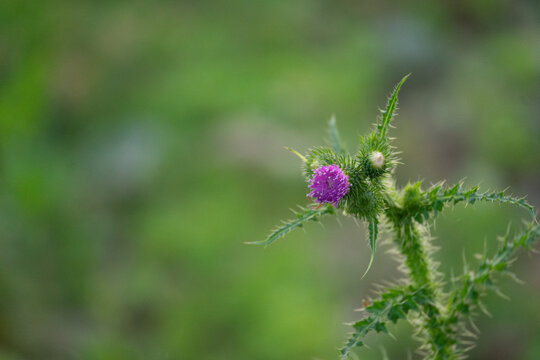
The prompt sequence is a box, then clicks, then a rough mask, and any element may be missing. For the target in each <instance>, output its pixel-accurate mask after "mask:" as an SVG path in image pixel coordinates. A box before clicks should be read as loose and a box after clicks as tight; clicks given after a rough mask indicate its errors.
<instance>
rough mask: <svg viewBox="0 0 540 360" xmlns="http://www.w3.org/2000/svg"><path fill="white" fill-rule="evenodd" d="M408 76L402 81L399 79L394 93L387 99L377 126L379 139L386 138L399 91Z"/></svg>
mask: <svg viewBox="0 0 540 360" xmlns="http://www.w3.org/2000/svg"><path fill="white" fill-rule="evenodd" d="M409 75H410V74H408V75H405V76H404V77H403V79H401V81H400V82H399V83H398V84H397V85H396V87H395V88H394V92H393V93H392V95H391V96H390V98H389V99H388V104H387V105H386V110H384V111H383V112H382V120H381V123H380V124H379V125H378V126H377V130H378V131H379V135H380V136H381V137H385V136H386V131H387V130H388V125H389V124H390V120H392V116H393V115H394V111H395V110H396V107H397V101H398V93H399V89H401V86H402V85H403V84H404V83H405V81H406V80H407V78H408V77H409Z"/></svg>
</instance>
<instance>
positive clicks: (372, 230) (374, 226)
mask: <svg viewBox="0 0 540 360" xmlns="http://www.w3.org/2000/svg"><path fill="white" fill-rule="evenodd" d="M378 224H379V220H377V218H376V217H372V218H370V219H369V220H368V232H369V247H370V248H371V258H370V259H369V264H368V267H367V269H366V271H365V272H364V275H362V278H364V276H366V274H367V273H368V271H369V269H371V265H372V264H373V259H374V258H375V244H376V242H377V235H378V233H379V229H378Z"/></svg>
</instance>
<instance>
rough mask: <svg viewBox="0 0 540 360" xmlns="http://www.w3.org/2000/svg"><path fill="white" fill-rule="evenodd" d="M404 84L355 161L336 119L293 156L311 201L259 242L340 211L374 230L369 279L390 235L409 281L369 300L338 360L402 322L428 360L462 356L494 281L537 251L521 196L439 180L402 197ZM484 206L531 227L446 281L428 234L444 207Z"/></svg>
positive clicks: (539, 229)
mask: <svg viewBox="0 0 540 360" xmlns="http://www.w3.org/2000/svg"><path fill="white" fill-rule="evenodd" d="M406 79H407V76H406V77H404V78H403V79H402V80H401V81H400V82H399V83H398V84H397V85H396V87H395V89H394V91H393V93H392V95H391V96H390V97H389V99H388V104H387V106H386V109H385V110H382V111H381V115H380V117H379V119H378V123H377V125H376V127H375V128H374V129H373V131H372V132H371V133H369V134H368V135H366V136H361V137H360V144H359V147H358V150H357V152H356V153H353V154H349V153H347V152H346V151H345V149H344V147H343V146H342V144H341V141H340V138H339V134H338V131H337V128H336V121H335V119H332V120H331V121H330V138H331V144H330V145H329V146H328V147H315V148H313V149H311V150H309V151H308V152H307V154H305V155H302V154H300V153H298V152H297V151H295V150H292V149H289V150H291V151H292V152H294V153H295V154H296V155H298V157H299V158H300V159H301V160H302V162H303V173H304V174H303V175H304V177H305V180H306V182H307V183H308V188H309V190H310V192H309V193H308V194H307V197H309V198H311V199H312V201H313V203H311V204H310V205H307V206H305V207H299V210H298V211H296V217H295V218H294V219H292V220H289V221H286V222H283V224H281V225H280V226H279V227H277V228H276V229H275V230H273V231H272V232H271V233H270V235H269V236H268V237H267V238H266V239H265V240H263V241H258V242H254V243H253V244H259V245H269V244H271V243H273V242H274V241H275V240H277V239H279V238H281V237H283V236H285V235H286V234H287V233H289V232H290V231H292V230H294V229H297V228H300V227H302V226H303V225H304V224H305V223H307V222H310V221H312V222H318V221H320V220H321V218H323V217H324V216H327V215H336V214H338V213H342V214H343V215H344V216H350V217H354V218H356V219H359V220H361V221H363V222H365V223H366V224H367V230H368V231H367V232H368V236H367V238H368V239H369V246H370V249H371V257H370V261H369V265H368V266H367V270H366V273H367V271H368V270H369V269H370V267H371V266H372V264H373V259H374V255H375V248H376V244H377V241H378V238H379V233H385V234H388V237H389V242H390V243H391V244H392V246H393V247H395V250H397V251H395V253H396V254H397V257H398V261H399V263H400V264H402V266H401V268H402V270H403V273H404V275H405V277H404V278H403V279H399V280H397V281H396V282H395V285H391V286H388V287H387V288H385V289H383V290H381V291H379V293H377V298H375V299H371V300H370V301H364V304H363V305H364V307H363V308H362V309H361V310H362V318H361V319H359V320H358V321H356V322H354V323H352V324H351V325H352V332H351V333H350V334H349V336H348V339H347V340H346V342H345V344H344V346H343V347H342V348H341V349H340V350H339V356H340V359H341V360H346V359H348V358H349V357H350V354H351V351H352V350H353V349H354V348H356V347H362V346H364V338H365V337H366V335H368V334H369V333H373V332H375V333H388V325H389V324H391V323H392V324H395V323H397V322H398V321H402V320H405V321H408V322H409V323H410V324H411V325H412V327H413V329H414V330H415V333H414V335H415V338H416V339H418V340H419V341H420V345H419V353H420V354H421V355H422V356H423V358H424V359H462V358H465V356H466V352H467V350H469V349H470V348H471V345H474V338H475V336H476V334H477V328H476V326H475V325H474V323H473V321H472V319H473V317H474V316H475V315H476V313H477V311H476V310H482V311H485V307H484V305H483V303H482V298H483V296H485V295H486V294H487V293H488V292H490V291H492V292H495V293H499V294H500V293H501V292H500V290H499V288H498V286H497V285H496V278H497V276H498V275H510V276H513V274H512V273H511V272H510V271H509V266H510V264H511V263H512V262H513V260H514V259H515V256H516V253H517V251H518V250H519V249H521V248H524V249H527V250H530V249H531V245H532V244H533V242H534V241H536V240H537V239H538V238H539V237H540V226H539V225H538V223H537V222H536V220H535V212H534V209H533V207H532V206H531V205H529V204H528V203H527V202H526V200H525V199H524V198H518V197H513V196H510V195H507V194H506V193H505V191H500V192H490V191H486V192H483V191H480V190H479V188H478V187H472V188H465V186H464V184H463V183H462V182H460V183H458V184H456V185H453V186H447V185H445V183H444V182H440V183H437V184H435V185H432V186H429V187H424V186H423V184H422V183H421V182H416V183H409V184H407V185H406V186H405V187H404V188H401V189H399V188H397V187H396V184H395V181H394V178H393V173H394V169H395V167H396V165H397V164H398V161H399V159H398V157H397V154H398V152H397V151H396V149H395V148H394V147H393V146H392V145H391V140H392V139H391V138H389V137H388V131H389V129H390V127H391V121H392V119H393V116H394V113H395V111H396V108H397V102H398V98H397V97H398V92H399V90H400V88H401V87H402V85H403V84H404V82H405V80H406ZM478 202H497V203H505V204H510V205H514V206H517V207H520V208H522V209H524V210H525V211H526V212H527V213H528V215H529V216H530V217H531V220H530V221H527V222H526V223H525V224H526V226H525V228H524V230H523V231H522V232H521V233H519V234H518V235H515V236H510V235H509V234H507V235H506V236H504V237H502V238H501V239H500V240H501V241H500V243H499V244H498V248H497V250H496V251H495V252H494V253H493V254H488V252H487V250H486V251H485V253H484V254H483V255H482V256H481V259H480V263H479V264H478V265H477V266H476V267H472V266H469V265H467V264H465V265H464V271H463V273H462V274H461V275H459V276H452V277H451V278H450V279H449V280H450V281H445V279H444V277H443V274H441V273H440V272H438V271H437V263H436V262H435V261H434V259H433V253H434V247H433V246H432V244H431V243H432V238H431V236H430V231H429V230H430V227H431V225H432V224H433V222H434V220H435V218H436V217H437V215H438V214H439V213H441V212H442V211H444V210H445V209H447V208H449V207H452V206H454V205H456V204H459V203H464V204H466V205H469V206H472V205H474V204H476V203H478ZM382 230H384V231H382ZM364 275H365V273H364ZM447 283H448V284H449V286H448V287H446V286H445V284H447Z"/></svg>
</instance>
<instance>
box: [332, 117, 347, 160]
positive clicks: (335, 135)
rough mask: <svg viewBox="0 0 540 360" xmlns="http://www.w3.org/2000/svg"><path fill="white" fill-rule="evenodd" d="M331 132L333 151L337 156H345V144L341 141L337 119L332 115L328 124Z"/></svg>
mask: <svg viewBox="0 0 540 360" xmlns="http://www.w3.org/2000/svg"><path fill="white" fill-rule="evenodd" d="M328 127H329V132H330V141H331V143H332V149H334V151H335V152H336V153H337V154H345V148H344V147H343V144H342V143H341V139H340V137H339V132H338V129H337V125H336V117H335V116H334V115H332V117H331V118H330V122H329V123H328Z"/></svg>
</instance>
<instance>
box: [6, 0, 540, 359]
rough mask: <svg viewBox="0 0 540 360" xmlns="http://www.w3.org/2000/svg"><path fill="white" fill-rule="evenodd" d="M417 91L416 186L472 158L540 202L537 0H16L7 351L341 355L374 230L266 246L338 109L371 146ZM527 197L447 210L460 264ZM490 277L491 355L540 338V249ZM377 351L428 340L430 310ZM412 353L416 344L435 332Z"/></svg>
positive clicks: (475, 165)
mask: <svg viewBox="0 0 540 360" xmlns="http://www.w3.org/2000/svg"><path fill="white" fill-rule="evenodd" d="M410 72H412V76H411V78H410V79H409V81H408V82H407V83H406V85H405V87H404V88H403V90H402V93H401V97H400V100H401V101H400V107H401V110H400V115H399V117H398V119H397V121H396V123H395V124H396V126H397V128H396V129H395V130H393V135H395V136H396V137H397V140H396V141H395V145H396V146H398V147H399V148H400V149H401V150H403V156H402V159H403V162H404V165H402V166H401V167H400V168H399V170H398V173H397V176H398V181H399V184H401V185H403V184H405V183H406V182H407V181H416V180H419V179H424V181H425V182H426V183H427V184H429V183H431V182H436V181H438V180H440V179H447V180H448V181H449V182H450V183H453V182H455V181H458V180H459V179H462V178H466V179H467V184H469V185H471V184H476V183H480V184H481V186H482V187H483V188H484V189H487V188H492V189H500V188H506V187H507V186H510V188H511V189H510V192H512V193H514V194H517V195H524V194H528V195H529V200H530V202H532V203H533V204H534V205H537V206H538V205H540V187H539V183H540V166H539V165H540V145H539V144H538V141H539V139H540V3H539V2H538V1H537V0H528V1H527V0H512V1H510V0H491V1H488V0H446V1H428V0H416V1H407V2H397V1H393V2H392V1H388V0H367V1H349V0H345V1H340V2H336V1H328V0H312V1H307V0H289V1H268V0H267V1H248V0H227V1H223V0H214V1H180V2H178V1H165V0H163V1H52V0H51V1H43V2H40V1H23V0H1V1H0V235H1V237H0V359H45V360H47V359H111V360H112V359H158V360H159V359H198V360H226V359H227V360H228V359H250V360H259V359H260V360H266V359H268V360H272V359H294V360H300V359H310V360H313V359H319V360H322V359H335V358H336V357H337V356H336V355H337V351H336V349H337V347H339V346H340V345H341V344H342V342H343V341H344V339H345V336H346V332H348V331H349V328H348V327H347V326H345V325H344V322H347V321H352V320H355V319H356V318H358V316H359V315H358V314H357V313H355V312H354V311H353V310H354V309H355V308H358V307H360V306H361V303H362V299H365V298H368V297H369V296H370V295H371V291H372V290H373V289H374V284H375V283H381V282H383V281H385V280H393V279H396V278H399V277H400V275H399V273H397V271H396V263H395V262H394V261H393V260H392V259H391V258H390V257H389V256H388V255H387V254H386V253H385V250H386V249H385V247H384V246H382V245H381V246H380V247H379V249H378V251H377V256H376V260H375V264H374V266H373V269H372V271H371V272H370V273H369V274H368V276H366V278H364V279H362V280H361V279H360V276H361V274H362V273H363V271H364V269H365V268H366V265H367V262H368V260H369V250H368V246H367V243H366V241H365V231H366V230H365V228H364V226H363V225H362V224H360V225H357V224H355V222H354V221H352V220H350V219H347V218H340V220H339V221H338V220H336V218H328V219H326V221H325V222H324V224H325V227H320V226H319V225H316V224H313V225H311V226H308V227H307V228H306V231H305V232H302V231H298V232H295V233H292V234H291V235H290V236H289V237H288V238H286V239H283V240H282V241H280V242H278V243H276V244H275V245H274V246H271V247H269V248H267V249H263V248H262V247H255V246H246V245H244V244H243V242H244V241H253V240H260V239H262V238H263V237H264V236H265V235H266V234H267V233H268V231H269V230H270V228H271V227H272V226H273V225H274V224H276V223H278V221H279V220H280V219H282V218H289V217H290V216H291V215H292V214H291V213H290V211H289V210H288V209H289V208H292V207H294V206H295V205H296V204H306V203H307V199H306V198H305V193H306V184H305V183H304V182H303V180H302V177H301V173H300V171H299V168H300V164H299V161H298V159H297V158H296V157H294V156H293V155H292V154H290V153H288V152H286V151H284V150H283V149H282V147H283V146H284V145H287V146H291V147H294V148H296V149H297V150H299V151H305V150H307V149H308V148H309V147H310V146H313V145H320V144H323V143H324V139H325V137H327V133H326V125H327V121H328V119H329V118H330V116H331V114H332V113H335V114H336V117H337V120H338V126H339V127H340V130H341V133H342V136H343V138H344V139H345V141H346V143H347V145H348V147H349V149H351V150H354V149H355V146H356V142H357V137H356V135H357V134H358V133H365V132H367V131H368V130H369V128H370V125H371V124H372V123H373V122H374V121H375V117H376V116H377V113H378V112H377V109H378V108H379V107H382V106H384V104H385V100H386V96H387V95H388V94H389V92H390V91H391V89H392V87H393V85H394V84H395V83H396V82H397V81H398V80H399V79H400V78H401V77H402V76H403V75H404V74H406V73H410ZM523 217H525V214H524V213H522V212H520V211H518V210H514V209H511V208H508V207H504V206H498V205H478V206H475V207H474V208H467V209H465V208H463V207H458V208H456V209H455V210H453V211H448V212H446V213H445V214H444V215H442V216H441V217H440V218H439V219H438V222H437V227H436V229H435V232H434V233H435V236H436V237H437V238H436V240H435V244H436V245H438V246H440V247H441V250H440V251H439V252H438V253H437V255H436V256H437V259H438V260H439V261H442V263H443V265H442V266H441V270H442V271H444V272H445V273H447V274H448V273H450V271H451V270H452V269H453V270H454V271H455V272H457V273H459V271H461V267H462V260H461V257H462V254H463V253H464V254H465V257H466V258H467V259H469V260H470V261H474V256H473V255H474V253H475V252H478V251H480V250H481V249H482V247H483V244H484V241H486V243H487V244H488V248H489V249H494V245H495V243H496V235H497V234H503V233H504V232H505V231H506V228H507V223H508V221H512V222H513V224H514V227H513V228H512V229H518V228H519V226H520V221H521V220H520V219H521V218H523ZM514 270H515V271H516V272H517V274H518V277H520V278H521V279H522V280H524V281H525V282H526V285H517V284H514V283H513V282H511V281H510V280H508V279H503V280H502V284H503V288H505V289H507V291H506V293H507V294H508V295H509V296H510V297H511V298H512V300H511V301H510V302H508V301H506V300H503V299H500V298H497V297H495V298H493V297H490V298H489V300H487V301H486V303H487V307H488V308H489V310H490V311H491V313H492V314H493V315H494V316H493V317H492V318H489V317H487V316H485V315H481V316H480V317H479V321H478V322H477V325H478V326H479V328H480V329H481V334H480V337H479V340H478V346H477V347H476V348H475V349H474V350H472V351H471V353H470V355H471V359H490V360H493V359H527V360H538V359H540V300H539V299H540V276H539V275H540V257H538V256H523V257H522V258H520V261H519V262H517V263H516V265H515V266H514ZM391 330H392V331H393V332H394V334H395V335H396V338H397V341H396V340H393V339H391V338H384V339H379V338H377V339H375V338H370V339H368V343H369V345H370V349H362V350H361V351H359V352H358V355H359V358H361V359H382V357H383V356H382V351H381V350H380V347H381V346H382V345H384V346H385V347H386V349H387V352H388V355H389V357H390V359H405V358H406V356H407V352H408V351H412V352H414V350H415V343H414V342H413V341H411V340H409V337H410V328H408V327H407V326H399V327H397V328H393V329H391ZM412 358H413V359H416V358H417V356H416V355H414V353H413V357H412Z"/></svg>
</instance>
